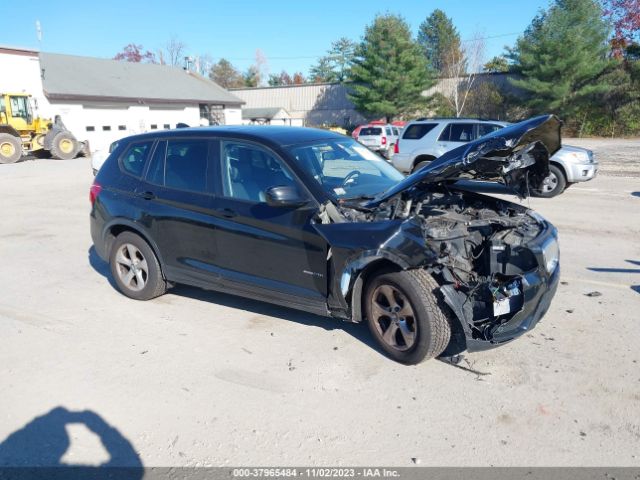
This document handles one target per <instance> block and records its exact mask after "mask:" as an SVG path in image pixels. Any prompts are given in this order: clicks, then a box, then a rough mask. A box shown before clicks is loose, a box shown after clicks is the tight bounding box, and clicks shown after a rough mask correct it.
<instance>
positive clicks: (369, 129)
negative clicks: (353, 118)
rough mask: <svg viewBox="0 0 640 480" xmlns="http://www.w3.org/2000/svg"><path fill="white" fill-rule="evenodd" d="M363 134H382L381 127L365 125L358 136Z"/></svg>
mask: <svg viewBox="0 0 640 480" xmlns="http://www.w3.org/2000/svg"><path fill="white" fill-rule="evenodd" d="M364 135H382V129H381V128H379V127H365V128H363V129H361V130H360V134H359V135H358V136H359V137H362V136H364Z"/></svg>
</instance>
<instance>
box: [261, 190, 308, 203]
mask: <svg viewBox="0 0 640 480" xmlns="http://www.w3.org/2000/svg"><path fill="white" fill-rule="evenodd" d="M265 197H266V201H267V205H269V206H271V207H301V206H302V205H305V204H306V203H308V200H307V199H306V198H305V197H303V196H302V195H300V192H298V189H297V188H296V187H292V186H284V185H281V186H276V187H270V188H268V189H267V191H266V192H265Z"/></svg>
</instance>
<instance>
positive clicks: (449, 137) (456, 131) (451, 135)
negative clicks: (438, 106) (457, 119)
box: [438, 123, 473, 142]
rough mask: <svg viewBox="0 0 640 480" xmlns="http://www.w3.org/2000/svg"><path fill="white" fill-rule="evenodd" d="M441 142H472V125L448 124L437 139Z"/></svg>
mask: <svg viewBox="0 0 640 480" xmlns="http://www.w3.org/2000/svg"><path fill="white" fill-rule="evenodd" d="M438 140H439V141H441V142H470V141H471V140H473V123H450V124H449V125H447V128H445V129H444V130H443V131H442V133H441V134H440V138H439V139H438Z"/></svg>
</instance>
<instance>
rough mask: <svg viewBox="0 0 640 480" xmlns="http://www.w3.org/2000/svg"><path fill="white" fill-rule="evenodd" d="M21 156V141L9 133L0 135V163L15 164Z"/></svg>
mask: <svg viewBox="0 0 640 480" xmlns="http://www.w3.org/2000/svg"><path fill="white" fill-rule="evenodd" d="M21 156H22V141H21V140H20V139H19V138H18V137H14V136H13V135H11V134H9V133H0V163H16V162H17V161H18V160H20V157H21Z"/></svg>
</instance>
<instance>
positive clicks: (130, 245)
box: [109, 232, 167, 300]
mask: <svg viewBox="0 0 640 480" xmlns="http://www.w3.org/2000/svg"><path fill="white" fill-rule="evenodd" d="M109 264H110V267H111V274H112V276H113V278H114V280H115V281H116V285H117V286H118V289H119V290H120V291H121V292H122V293H123V294H125V295H126V296H127V297H130V298H133V299H135V300H150V299H152V298H155V297H157V296H160V295H162V294H163V293H164V292H165V291H166V290H167V283H166V282H165V280H164V278H162V272H161V270H160V263H159V262H158V259H157V257H156V255H155V254H154V253H153V250H151V247H150V246H149V244H148V243H147V242H146V241H144V240H143V239H142V238H140V237H139V236H138V235H136V234H134V233H132V232H123V233H121V234H120V235H118V236H117V237H116V239H115V241H114V243H113V247H112V248H111V255H110V256H109Z"/></svg>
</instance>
